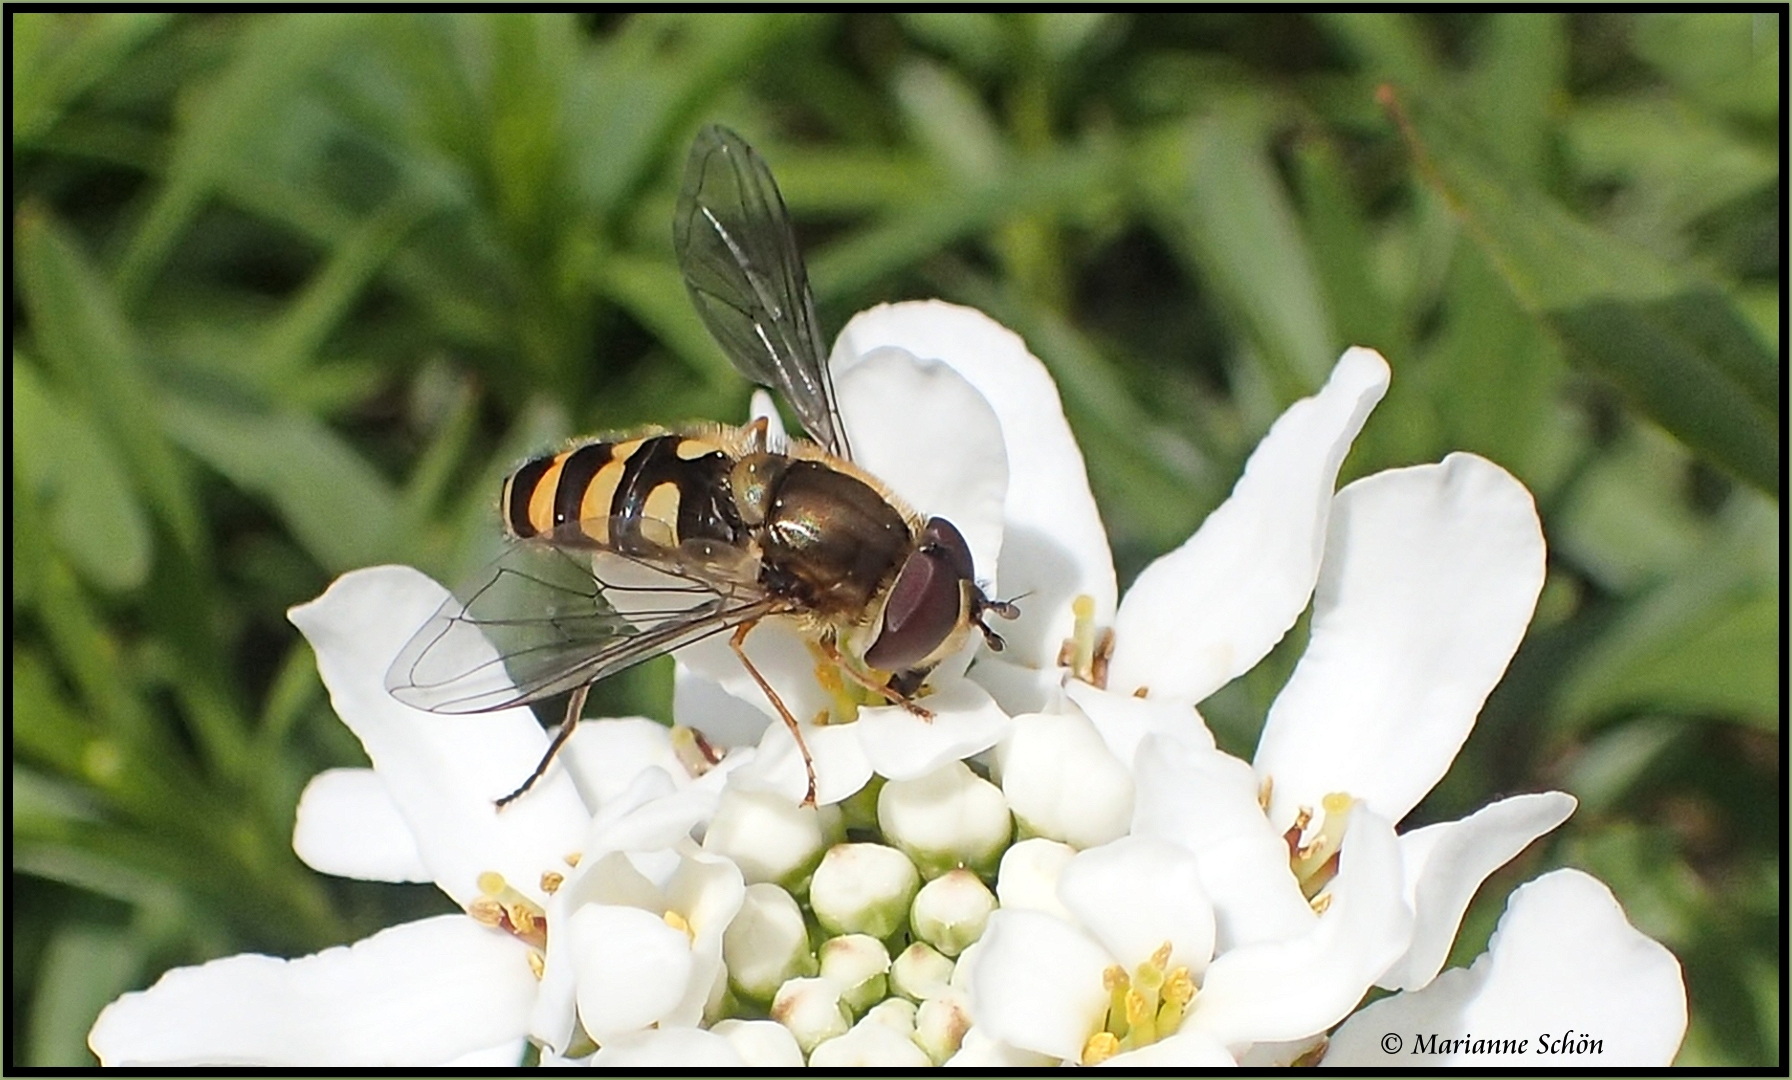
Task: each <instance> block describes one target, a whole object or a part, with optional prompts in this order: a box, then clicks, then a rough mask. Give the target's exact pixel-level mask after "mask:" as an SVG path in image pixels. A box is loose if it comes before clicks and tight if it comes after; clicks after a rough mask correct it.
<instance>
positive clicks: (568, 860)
mask: <svg viewBox="0 0 1792 1080" xmlns="http://www.w3.org/2000/svg"><path fill="white" fill-rule="evenodd" d="M582 858H584V856H583V855H581V854H579V853H578V852H576V851H575V852H573V853H572V854H571V855H562V856H560V861H561V862H563V863H565V864H566V865H568V866H577V865H579V860H580V859H582Z"/></svg>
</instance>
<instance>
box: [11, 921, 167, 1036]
mask: <svg viewBox="0 0 1792 1080" xmlns="http://www.w3.org/2000/svg"><path fill="white" fill-rule="evenodd" d="M144 960H145V957H144V953H143V949H142V946H141V944H140V943H139V942H138V941H137V940H136V938H135V936H134V935H132V934H131V933H130V932H128V931H127V930H124V929H120V928H117V927H110V926H100V925H96V924H92V923H80V922H69V923H64V924H63V925H62V926H60V927H58V928H57V930H56V931H55V933H54V934H52V935H51V937H50V940H49V942H48V943H47V944H46V945H45V946H44V954H43V957H42V959H41V960H40V962H39V964H38V969H37V972H38V978H37V986H36V987H35V997H34V999H33V1001H32V1003H31V1028H30V1044H29V1045H30V1047H31V1055H30V1059H29V1061H28V1062H27V1064H29V1065H31V1066H33V1067H36V1068H44V1067H61V1068H69V1067H74V1068H88V1067H90V1066H92V1064H93V1053H92V1051H90V1050H89V1049H88V1048H87V1032H88V1030H89V1029H91V1028H92V1027H93V1021H94V1018H95V1017H97V1016H98V1015H99V1012H100V1009H102V1008H104V1007H105V1005H106V1003H107V1002H109V1001H111V1000H112V999H113V998H116V997H117V996H118V995H120V994H122V993H124V992H125V991H126V990H129V989H131V988H132V985H133V984H134V983H135V982H136V981H137V976H138V973H139V972H140V971H141V970H142V967H143V963H144Z"/></svg>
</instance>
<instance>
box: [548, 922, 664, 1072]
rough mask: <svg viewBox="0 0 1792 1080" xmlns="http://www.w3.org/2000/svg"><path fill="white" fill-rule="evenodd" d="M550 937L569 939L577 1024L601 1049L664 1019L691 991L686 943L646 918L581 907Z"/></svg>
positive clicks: (661, 925) (660, 923)
mask: <svg viewBox="0 0 1792 1080" xmlns="http://www.w3.org/2000/svg"><path fill="white" fill-rule="evenodd" d="M555 933H557V934H558V933H565V934H570V935H571V936H572V939H573V940H572V955H573V957H574V962H575V965H576V967H577V971H578V991H577V1000H578V1008H579V1022H580V1023H581V1024H583V1025H584V1027H585V1030H586V1032H588V1033H589V1034H590V1035H591V1037H592V1038H593V1039H595V1040H596V1041H597V1042H598V1043H599V1044H600V1045H602V1044H605V1043H608V1042H609V1041H610V1040H611V1039H613V1038H615V1037H616V1036H618V1035H622V1034H626V1033H627V1032H630V1031H636V1030H639V1029H641V1028H644V1027H647V1026H648V1025H650V1024H655V1023H658V1022H659V1021H660V1020H662V1019H665V1018H667V1017H668V1016H670V1014H671V1013H672V1011H673V1009H674V1008H675V1007H676V1006H677V1005H678V1003H679V1001H680V1000H681V999H682V998H683V997H684V996H685V991H686V989H687V988H688V987H689V986H690V982H691V974H692V965H691V943H690V939H689V938H687V937H685V935H684V933H683V931H680V930H675V929H673V928H672V927H670V926H668V925H666V922H665V920H664V919H662V918H660V917H659V916H658V915H654V914H652V913H651V912H646V911H642V910H641V909H640V908H634V907H621V906H611V905H608V904H585V905H582V906H581V907H579V908H578V909H577V910H576V911H574V912H573V913H572V917H571V920H570V922H569V923H568V924H567V925H565V926H564V927H555Z"/></svg>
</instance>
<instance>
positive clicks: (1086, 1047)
mask: <svg viewBox="0 0 1792 1080" xmlns="http://www.w3.org/2000/svg"><path fill="white" fill-rule="evenodd" d="M1119 1052H1120V1040H1119V1039H1117V1038H1115V1037H1114V1033H1113V1032H1111V1031H1097V1032H1096V1033H1095V1034H1093V1035H1091V1036H1089V1041H1088V1042H1086V1043H1084V1044H1083V1053H1082V1056H1081V1057H1079V1058H1078V1059H1077V1060H1078V1061H1079V1062H1081V1063H1082V1064H1084V1065H1100V1064H1101V1063H1102V1062H1104V1061H1106V1060H1107V1059H1109V1058H1111V1057H1113V1056H1114V1055H1115V1054H1118V1053H1119Z"/></svg>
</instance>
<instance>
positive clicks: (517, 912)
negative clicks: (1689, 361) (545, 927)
mask: <svg viewBox="0 0 1792 1080" xmlns="http://www.w3.org/2000/svg"><path fill="white" fill-rule="evenodd" d="M504 914H506V915H508V916H510V925H511V926H513V927H515V928H516V933H517V936H518V937H520V938H523V939H525V940H527V939H529V938H531V937H534V936H535V935H536V933H537V932H538V929H539V927H540V920H539V919H537V918H536V914H537V913H536V912H535V911H534V910H532V909H531V908H530V907H529V906H527V905H524V904H507V905H505V907H504Z"/></svg>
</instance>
